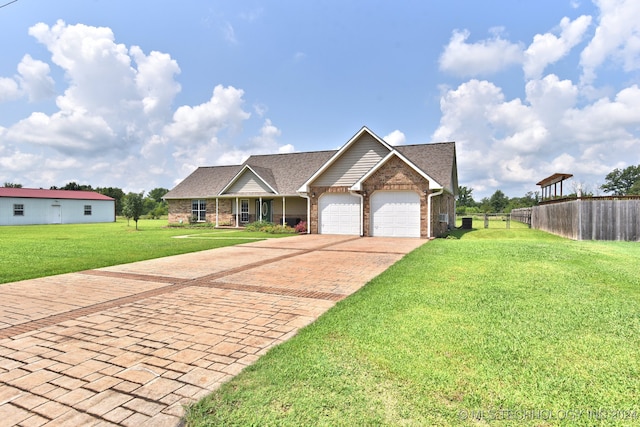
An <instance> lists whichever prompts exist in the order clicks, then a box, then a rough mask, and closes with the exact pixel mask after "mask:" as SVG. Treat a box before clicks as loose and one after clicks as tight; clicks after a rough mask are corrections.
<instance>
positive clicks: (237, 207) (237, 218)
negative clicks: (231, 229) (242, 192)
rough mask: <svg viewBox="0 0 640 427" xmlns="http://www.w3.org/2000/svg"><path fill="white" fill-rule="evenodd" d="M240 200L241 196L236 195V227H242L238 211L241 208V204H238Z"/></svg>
mask: <svg viewBox="0 0 640 427" xmlns="http://www.w3.org/2000/svg"><path fill="white" fill-rule="evenodd" d="M238 200H239V198H238V197H236V228H239V227H240V221H239V219H240V218H239V217H238V211H239V210H240V206H239V205H238Z"/></svg>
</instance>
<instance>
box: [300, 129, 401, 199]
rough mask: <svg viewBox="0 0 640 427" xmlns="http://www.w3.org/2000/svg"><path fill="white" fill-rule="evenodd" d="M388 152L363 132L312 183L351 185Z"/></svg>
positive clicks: (330, 185) (325, 185) (318, 184)
mask: <svg viewBox="0 0 640 427" xmlns="http://www.w3.org/2000/svg"><path fill="white" fill-rule="evenodd" d="M388 153H389V150H388V149H387V148H386V147H385V146H384V145H382V144H380V143H379V142H378V141H377V140H376V139H375V138H374V137H372V136H371V135H369V134H363V135H362V136H361V137H360V138H359V139H358V140H357V141H355V142H354V143H353V145H351V147H349V148H348V149H347V150H346V151H345V152H343V153H342V155H341V156H340V158H339V159H337V160H336V161H335V163H333V164H332V165H331V166H330V167H329V168H328V169H327V170H326V171H324V173H323V174H322V175H320V176H319V177H318V178H316V180H315V181H314V182H313V183H312V185H314V186H323V187H334V186H351V185H353V184H355V183H356V181H358V180H359V179H360V178H361V177H362V176H363V175H364V174H366V173H367V172H369V170H371V168H372V167H374V166H375V165H376V164H377V163H378V162H379V161H380V160H382V159H383V158H384V157H385V156H386V155H387V154H388Z"/></svg>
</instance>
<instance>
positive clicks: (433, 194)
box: [427, 188, 444, 239]
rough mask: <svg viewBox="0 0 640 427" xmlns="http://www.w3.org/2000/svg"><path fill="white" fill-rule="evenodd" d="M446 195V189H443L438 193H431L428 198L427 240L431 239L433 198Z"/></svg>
mask: <svg viewBox="0 0 640 427" xmlns="http://www.w3.org/2000/svg"><path fill="white" fill-rule="evenodd" d="M442 193H444V188H441V189H440V191H436V192H435V193H429V195H428V196H427V239H430V238H431V198H432V197H433V196H440V195H442Z"/></svg>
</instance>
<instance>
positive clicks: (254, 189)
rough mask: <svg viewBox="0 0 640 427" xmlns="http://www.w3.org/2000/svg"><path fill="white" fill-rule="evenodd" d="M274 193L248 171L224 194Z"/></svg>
mask: <svg viewBox="0 0 640 427" xmlns="http://www.w3.org/2000/svg"><path fill="white" fill-rule="evenodd" d="M256 193H272V194H273V191H272V190H271V189H270V188H269V187H268V186H267V185H266V184H265V183H264V182H262V180H261V179H260V178H258V177H257V176H256V175H255V174H254V173H253V172H251V171H250V170H246V171H245V172H244V173H243V174H242V175H241V176H240V177H239V178H238V179H237V181H236V182H234V183H233V185H232V186H231V187H229V189H228V190H227V191H225V193H224V194H256Z"/></svg>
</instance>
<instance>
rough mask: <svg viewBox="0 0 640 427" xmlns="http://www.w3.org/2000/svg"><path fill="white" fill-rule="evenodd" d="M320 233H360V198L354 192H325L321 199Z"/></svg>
mask: <svg viewBox="0 0 640 427" xmlns="http://www.w3.org/2000/svg"><path fill="white" fill-rule="evenodd" d="M318 203H319V214H320V219H319V224H320V234H349V235H356V236H358V235H360V198H359V197H357V196H354V195H352V194H346V193H335V194H331V193H329V194H324V195H322V197H320V199H319V201H318Z"/></svg>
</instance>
